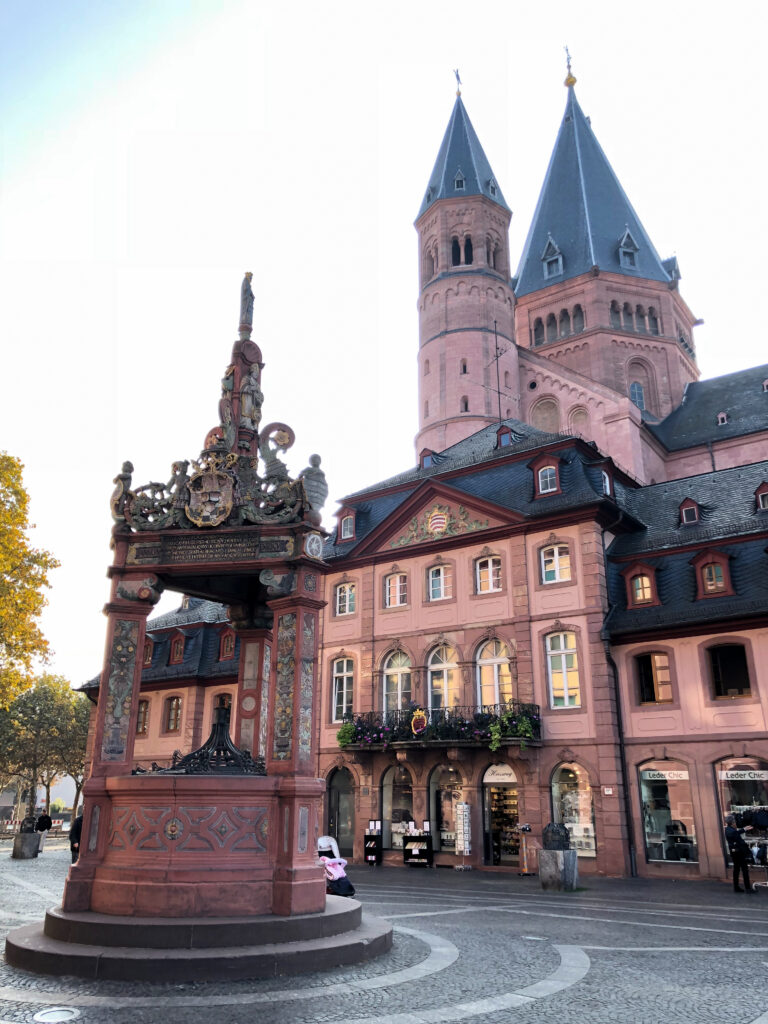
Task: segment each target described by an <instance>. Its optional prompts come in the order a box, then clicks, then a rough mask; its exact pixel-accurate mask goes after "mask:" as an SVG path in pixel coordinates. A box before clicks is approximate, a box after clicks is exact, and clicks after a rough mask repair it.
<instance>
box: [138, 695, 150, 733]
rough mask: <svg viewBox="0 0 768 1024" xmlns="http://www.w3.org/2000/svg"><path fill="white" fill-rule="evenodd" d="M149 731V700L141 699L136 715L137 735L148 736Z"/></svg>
mask: <svg viewBox="0 0 768 1024" xmlns="http://www.w3.org/2000/svg"><path fill="white" fill-rule="evenodd" d="M148 731H149V701H148V700H140V701H139V710H138V714H137V716H136V735H137V736H146V735H147V732H148Z"/></svg>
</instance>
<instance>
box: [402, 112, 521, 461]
mask: <svg viewBox="0 0 768 1024" xmlns="http://www.w3.org/2000/svg"><path fill="white" fill-rule="evenodd" d="M511 216H512V214H511V212H510V210H509V207H508V206H507V204H506V202H505V201H504V196H503V195H502V193H501V188H500V187H499V184H498V182H497V180H496V178H495V176H494V174H493V171H492V170H491V165H490V163H489V162H488V159H487V157H486V155H485V153H484V152H483V148H482V146H481V145H480V141H479V139H478V137H477V135H476V133H475V130H474V128H473V127H472V123H471V121H470V120H469V117H468V115H467V112H466V110H465V108H464V104H463V102H462V100H461V94H460V92H459V93H457V97H456V103H455V105H454V108H453V113H452V114H451V118H450V121H449V122H448V127H447V129H446V132H445V136H444V138H443V141H442V144H441V146H440V150H439V152H438V155H437V160H436V161H435V166H434V169H433V171H432V174H431V175H430V179H429V185H428V187H427V191H426V194H425V196H424V201H423V202H422V204H421V209H420V210H419V215H418V217H417V218H416V230H417V231H418V235H419V286H420V294H419V371H418V372H419V433H418V434H417V436H416V451H417V454H418V453H421V452H422V451H424V450H425V449H429V450H430V451H436V452H437V451H441V450H442V449H444V448H447V447H448V446H449V445H452V444H455V443H456V442H457V441H459V440H461V439H462V438H465V437H468V436H469V435H470V434H473V433H474V432H475V431H477V430H480V429H481V428H482V427H485V426H488V425H489V424H491V423H494V422H496V420H497V419H498V416H499V404H498V396H497V383H496V382H497V376H496V365H495V358H496V356H495V353H496V347H495V339H496V338H497V339H498V347H499V350H500V351H501V352H502V355H501V356H500V359H499V380H500V383H501V391H502V400H501V415H502V416H503V417H507V416H513V417H518V415H519V409H518V401H519V398H518V396H519V387H518V368H517V350H516V348H515V344H514V337H513V317H514V295H513V293H512V288H511V286H510V280H509V267H510V262H509V238H508V231H509V222H510V219H511ZM494 324H495V333H494Z"/></svg>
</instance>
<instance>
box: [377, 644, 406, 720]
mask: <svg viewBox="0 0 768 1024" xmlns="http://www.w3.org/2000/svg"><path fill="white" fill-rule="evenodd" d="M383 675H384V711H385V712H386V711H399V710H400V709H401V708H407V707H408V705H409V704H410V702H411V659H410V658H409V657H408V655H407V654H406V653H405V652H404V651H394V652H393V653H392V654H390V655H389V657H388V658H387V659H386V661H385V662H384V672H383Z"/></svg>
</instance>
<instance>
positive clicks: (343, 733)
mask: <svg viewBox="0 0 768 1024" xmlns="http://www.w3.org/2000/svg"><path fill="white" fill-rule="evenodd" d="M356 738H357V729H356V728H355V723H354V722H344V724H343V725H340V726H339V731H338V732H337V733H336V742H337V743H338V744H339V746H340V747H341V749H342V750H343V749H344V747H348V746H349V744H350V743H354V742H355V739H356Z"/></svg>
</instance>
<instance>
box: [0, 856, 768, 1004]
mask: <svg viewBox="0 0 768 1024" xmlns="http://www.w3.org/2000/svg"><path fill="white" fill-rule="evenodd" d="M68 865H69V850H68V848H67V847H66V846H65V845H64V844H62V843H56V842H54V843H49V845H48V847H47V849H46V850H44V852H43V853H42V854H41V855H40V857H39V858H38V859H37V860H33V861H14V860H11V858H10V847H9V846H8V845H6V844H2V845H0V942H2V940H4V938H5V935H6V934H7V932H8V931H9V930H10V929H12V928H15V927H19V926H20V925H22V924H26V923H28V922H32V921H41V920H42V918H43V914H44V912H45V909H46V908H47V907H49V906H53V905H56V904H57V903H58V902H59V901H60V897H61V891H62V888H63V884H64V879H65V877H66V872H67V869H68ZM350 876H351V878H352V881H353V883H354V885H355V887H356V889H357V896H358V898H359V899H360V900H361V902H362V903H363V908H364V911H365V912H366V913H369V914H376V915H378V916H381V917H386V918H388V919H389V920H391V921H392V923H393V925H394V928H395V936H394V945H393V949H392V950H391V952H390V953H388V954H386V955H385V956H383V957H380V958H379V959H377V960H375V961H373V962H372V963H369V964H364V965H360V966H355V967H346V968H342V969H339V970H336V971H331V972H314V973H307V974H306V975H303V976H301V977H296V976H292V977H287V978H276V979H268V980H260V981H250V982H246V981H241V982H226V983H224V982H222V983H215V982H211V983H200V984H194V983H187V984H182V985H173V984H165V985H159V984H147V983H126V982H95V981H90V980H85V979H78V978H49V977H40V976H36V975H32V974H29V973H27V972H24V971H20V970H17V969H14V968H11V967H9V966H8V965H6V964H5V962H4V961H2V963H0V1024H19V1022H24V1024H32V1022H33V1021H34V1019H35V1016H36V1015H37V1014H41V1013H45V1012H46V1011H52V1009H53V1008H55V1007H61V1008H62V1011H64V1012H67V1011H69V1012H74V1013H76V1014H77V1016H76V1018H71V1019H76V1020H77V1021H78V1022H83V1024H102V1022H103V1024H128V1022H131V1024H156V1022H157V1024H182V1022H184V1024H187V1022H188V1021H195V1022H196V1021H200V1022H202V1021H208V1020H210V1021H215V1022H216V1024H230V1022H231V1024H240V1022H243V1024H245V1022H246V1021H248V1022H249V1024H251V1022H253V1021H258V1022H259V1024H273V1022H274V1024H277V1022H280V1024H286V1022H288V1024H293V1022H295V1024H321V1022H328V1024H441V1022H443V1021H445V1022H454V1021H455V1022H459V1021H468V1022H470V1024H506V1022H510V1024H511V1022H513V1021H514V1022H515V1024H528V1022H545V1024H549V1022H552V1024H555V1022H557V1024H577V1022H578V1024H585V1022H588V1024H613V1022H617V1024H678V1022H679V1024H710V1022H712V1024H715V1022H716V1024H768V892H766V890H762V891H761V893H759V894H758V895H753V896H735V895H733V894H732V892H731V891H730V888H729V887H728V886H726V885H722V884H719V883H716V882H692V883H683V882H678V883H674V882H663V881H661V882H656V881H653V882H650V881H647V880H640V879H635V880H617V879H591V878H586V879H585V878H582V886H583V888H582V890H581V891H579V892H577V893H568V894H557V893H543V892H542V891H541V888H540V885H539V882H538V879H536V878H519V877H517V876H515V875H508V874H502V873H482V872H453V871H446V870H430V869H420V868H387V869H383V868H380V869H369V868H367V867H359V868H353V869H351V871H350ZM309 966H310V967H311V965H309Z"/></svg>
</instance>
